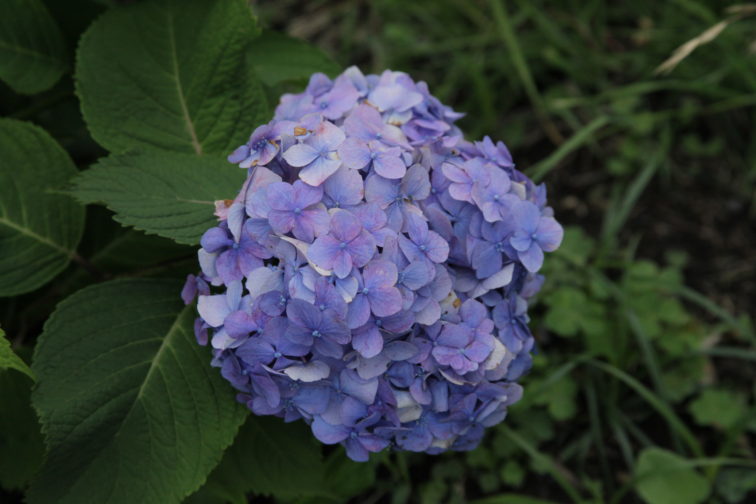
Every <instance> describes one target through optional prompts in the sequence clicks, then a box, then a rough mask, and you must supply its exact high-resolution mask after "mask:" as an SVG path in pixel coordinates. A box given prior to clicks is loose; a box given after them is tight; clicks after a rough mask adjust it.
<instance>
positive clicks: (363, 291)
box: [362, 287, 370, 295]
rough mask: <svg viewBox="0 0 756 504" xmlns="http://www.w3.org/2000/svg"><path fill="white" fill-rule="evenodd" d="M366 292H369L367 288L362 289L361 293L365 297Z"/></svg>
mask: <svg viewBox="0 0 756 504" xmlns="http://www.w3.org/2000/svg"><path fill="white" fill-rule="evenodd" d="M368 292H370V290H369V289H368V288H367V287H365V288H364V289H362V293H363V294H365V295H367V293H368Z"/></svg>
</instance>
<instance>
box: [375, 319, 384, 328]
mask: <svg viewBox="0 0 756 504" xmlns="http://www.w3.org/2000/svg"><path fill="white" fill-rule="evenodd" d="M375 325H377V326H378V327H383V320H381V319H375Z"/></svg>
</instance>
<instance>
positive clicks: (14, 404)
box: [0, 364, 45, 489]
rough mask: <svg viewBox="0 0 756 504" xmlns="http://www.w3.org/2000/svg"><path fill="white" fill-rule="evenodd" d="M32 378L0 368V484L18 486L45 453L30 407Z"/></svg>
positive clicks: (22, 483)
mask: <svg viewBox="0 0 756 504" xmlns="http://www.w3.org/2000/svg"><path fill="white" fill-rule="evenodd" d="M24 365H25V364H24ZM31 387H32V381H31V380H29V379H28V378H27V377H25V376H24V375H22V374H21V373H16V372H15V371H10V370H8V369H0V486H2V487H3V488H7V489H21V488H23V487H24V486H26V484H27V483H28V482H29V480H30V479H31V478H32V476H33V475H34V473H35V472H36V471H37V469H38V468H39V466H40V465H41V464H42V457H43V456H44V454H45V445H44V442H43V441H42V434H41V433H40V430H39V421H38V420H37V414H36V413H35V412H34V409H32V406H31Z"/></svg>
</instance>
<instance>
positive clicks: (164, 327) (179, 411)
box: [28, 279, 246, 504]
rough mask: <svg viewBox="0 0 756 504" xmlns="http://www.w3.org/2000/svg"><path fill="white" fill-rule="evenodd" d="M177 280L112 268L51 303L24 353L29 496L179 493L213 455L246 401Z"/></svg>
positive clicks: (103, 499)
mask: <svg viewBox="0 0 756 504" xmlns="http://www.w3.org/2000/svg"><path fill="white" fill-rule="evenodd" d="M179 289H180V284H177V283H176V282H174V281H165V280H145V279H131V280H116V281H111V282H107V283H103V284H98V285H94V286H91V287H88V288H85V289H83V290H81V291H79V292H77V293H75V294H74V295H72V296H71V297H69V298H68V299H66V300H65V301H63V302H62V303H61V304H60V305H58V308H57V309H56V310H55V312H54V313H53V314H52V316H51V317H50V319H49V320H48V321H47V323H46V324H45V328H44V331H43V333H42V336H41V337H40V340H39V342H38V344H37V349H36V352H35V355H34V362H33V365H32V369H33V370H34V371H35V373H36V375H37V377H38V382H37V383H38V385H37V388H36V389H35V390H34V392H33V394H32V400H33V403H34V406H35V408H36V409H37V411H38V412H39V414H40V419H41V422H42V426H43V432H44V433H45V438H46V442H47V446H48V455H47V459H46V461H45V464H44V466H43V467H42V469H41V471H40V473H39V475H38V476H37V478H35V480H34V481H33V482H32V486H31V488H30V490H29V494H28V501H29V502H30V503H32V504H34V503H56V504H65V503H82V502H97V503H121V502H123V503H135V502H139V503H148V504H149V503H170V502H178V501H179V500H180V499H182V498H183V497H185V496H186V495H187V494H189V493H191V492H193V491H194V490H196V489H197V488H198V487H199V486H200V485H201V484H202V482H203V481H204V480H205V478H206V476H207V474H208V473H209V472H210V471H211V470H212V468H213V467H214V466H215V465H216V464H217V463H218V461H219V460H220V458H221V454H222V452H223V450H224V449H225V448H226V447H227V446H228V445H229V444H230V443H231V442H232V440H233V438H234V435H235V434H236V431H237V428H238V426H239V425H240V424H241V423H242V421H243V420H244V417H245V415H246V410H245V408H243V407H242V406H240V405H239V404H238V403H237V402H236V401H235V400H234V394H233V391H232V388H231V387H230V386H229V385H228V383H226V382H225V381H224V380H223V379H222V378H221V377H220V374H219V373H218V371H217V370H216V369H213V368H211V367H210V364H209V362H210V354H209V353H208V351H207V350H206V349H204V348H202V347H200V346H199V345H198V344H197V342H196V341H195V338H194V334H193V331H192V321H193V318H194V308H193V307H192V306H188V307H183V306H182V305H181V302H180V300H179V299H178V291H179Z"/></svg>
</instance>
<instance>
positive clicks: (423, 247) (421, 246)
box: [417, 245, 428, 252]
mask: <svg viewBox="0 0 756 504" xmlns="http://www.w3.org/2000/svg"><path fill="white" fill-rule="evenodd" d="M417 248H419V249H420V250H421V251H423V252H425V251H426V250H428V247H427V246H426V245H420V246H419V247H417Z"/></svg>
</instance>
